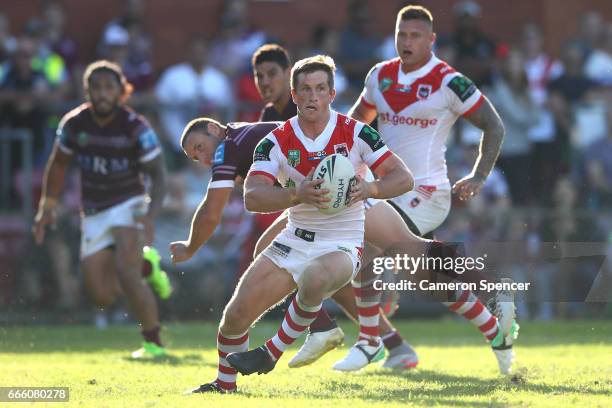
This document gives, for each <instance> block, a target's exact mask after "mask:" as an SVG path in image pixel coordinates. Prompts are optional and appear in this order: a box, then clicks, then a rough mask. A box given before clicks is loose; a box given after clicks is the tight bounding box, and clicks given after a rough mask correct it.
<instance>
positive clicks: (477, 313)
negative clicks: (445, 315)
mask: <svg viewBox="0 0 612 408" xmlns="http://www.w3.org/2000/svg"><path fill="white" fill-rule="evenodd" d="M457 294H458V296H457V301H455V302H443V303H444V305H445V306H447V307H448V309H449V310H450V311H451V312H455V313H457V314H458V315H460V316H463V317H465V318H466V319H467V320H469V321H470V322H471V323H472V324H473V325H474V326H476V327H478V330H480V332H481V333H482V334H483V335H484V336H485V337H486V338H487V339H488V340H493V339H494V338H495V336H497V333H498V331H499V329H498V326H497V317H495V316H494V315H492V314H491V312H489V309H487V308H486V307H485V305H483V304H482V302H481V301H480V300H479V299H478V298H477V297H476V296H475V295H474V294H473V293H472V292H471V291H469V290H463V291H457Z"/></svg>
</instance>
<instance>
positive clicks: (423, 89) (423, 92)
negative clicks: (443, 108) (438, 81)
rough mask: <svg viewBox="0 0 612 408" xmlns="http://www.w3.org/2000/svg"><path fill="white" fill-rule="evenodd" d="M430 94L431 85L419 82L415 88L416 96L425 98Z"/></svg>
mask: <svg viewBox="0 0 612 408" xmlns="http://www.w3.org/2000/svg"><path fill="white" fill-rule="evenodd" d="M429 95H431V85H426V84H421V85H419V88H418V89H417V98H419V99H427V98H428V97H429Z"/></svg>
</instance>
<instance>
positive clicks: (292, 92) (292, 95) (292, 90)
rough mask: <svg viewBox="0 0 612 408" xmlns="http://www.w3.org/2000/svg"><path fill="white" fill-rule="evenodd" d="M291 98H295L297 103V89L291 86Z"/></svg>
mask: <svg viewBox="0 0 612 408" xmlns="http://www.w3.org/2000/svg"><path fill="white" fill-rule="evenodd" d="M291 100H293V103H295V104H296V105H297V98H296V96H295V89H293V88H291Z"/></svg>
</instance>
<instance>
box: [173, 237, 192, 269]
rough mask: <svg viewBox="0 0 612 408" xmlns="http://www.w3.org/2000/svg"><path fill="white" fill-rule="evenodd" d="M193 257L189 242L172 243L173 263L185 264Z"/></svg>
mask: <svg viewBox="0 0 612 408" xmlns="http://www.w3.org/2000/svg"><path fill="white" fill-rule="evenodd" d="M192 256H193V252H191V250H190V249H189V245H188V243H187V241H174V242H171V243H170V259H171V260H172V263H174V264H177V263H179V262H185V261H186V260H188V259H190V258H191V257H192Z"/></svg>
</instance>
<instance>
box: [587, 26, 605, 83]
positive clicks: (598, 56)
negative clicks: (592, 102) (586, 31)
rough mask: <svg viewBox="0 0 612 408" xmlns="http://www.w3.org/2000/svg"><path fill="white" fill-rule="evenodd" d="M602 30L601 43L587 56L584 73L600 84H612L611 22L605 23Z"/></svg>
mask: <svg viewBox="0 0 612 408" xmlns="http://www.w3.org/2000/svg"><path fill="white" fill-rule="evenodd" d="M603 31H604V35H603V41H602V44H601V46H600V47H596V48H595V49H594V50H593V52H592V53H591V54H590V55H589V56H588V58H587V60H586V63H585V64H584V74H585V75H586V76H587V78H589V79H591V80H593V81H595V82H597V83H598V84H600V85H603V86H612V23H607V24H606V26H605V29H604V30H603Z"/></svg>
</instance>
